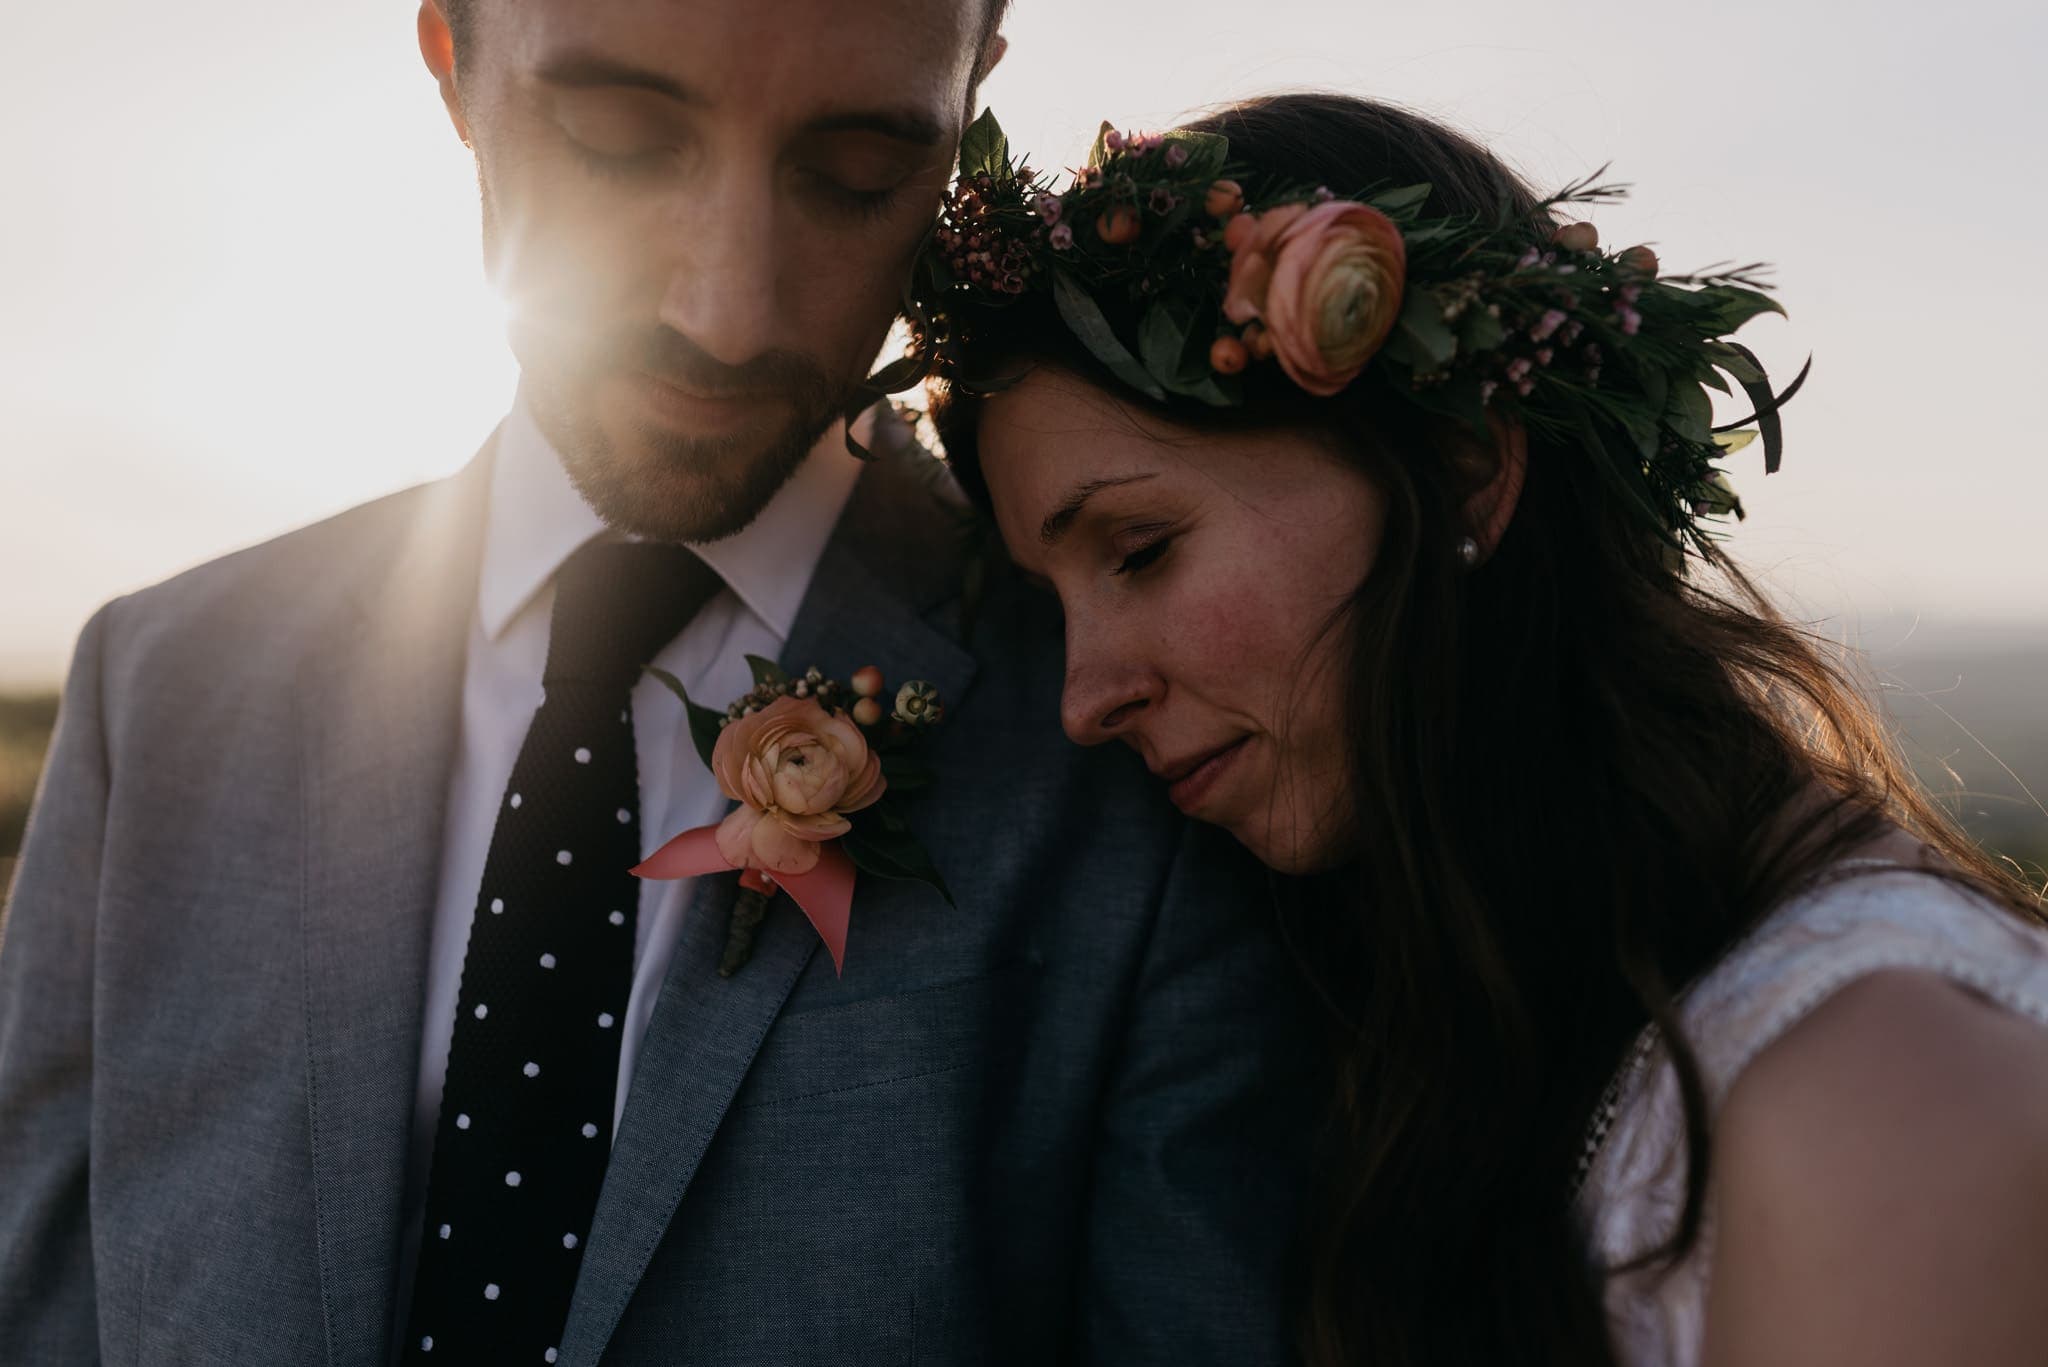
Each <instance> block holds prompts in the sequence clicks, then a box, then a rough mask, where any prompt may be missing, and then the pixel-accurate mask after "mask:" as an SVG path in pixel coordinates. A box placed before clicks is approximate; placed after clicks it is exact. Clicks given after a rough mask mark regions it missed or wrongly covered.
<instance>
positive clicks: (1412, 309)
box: [1394, 290, 1458, 370]
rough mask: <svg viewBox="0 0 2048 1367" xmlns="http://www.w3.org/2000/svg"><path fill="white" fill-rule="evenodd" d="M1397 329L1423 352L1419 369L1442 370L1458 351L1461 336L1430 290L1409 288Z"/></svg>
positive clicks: (1415, 348)
mask: <svg viewBox="0 0 2048 1367" xmlns="http://www.w3.org/2000/svg"><path fill="white" fill-rule="evenodd" d="M1394 330H1395V331H1396V332H1397V333H1399V334H1400V335H1401V336H1402V337H1404V338H1406V339H1407V340H1408V342H1409V343H1410V345H1411V346H1412V347H1413V349H1414V351H1415V352H1416V353H1417V354H1419V355H1420V357H1421V359H1422V361H1423V364H1422V365H1418V366H1416V368H1417V369H1418V370H1423V369H1427V370H1436V369H1439V368H1441V367H1443V366H1446V365H1449V364H1450V363H1451V358H1452V357H1454V356H1456V355H1457V354H1458V339H1457V337H1456V336H1455V335H1453V334H1452V332H1451V329H1450V328H1449V327H1448V326H1447V325H1446V324H1445V323H1444V313H1443V308H1442V306H1441V305H1439V304H1438V303H1437V302H1436V297H1435V296H1434V295H1432V294H1431V293H1430V292H1429V291H1428V290H1410V291H1408V298H1407V299H1406V300H1404V301H1403V302H1402V304H1401V320H1400V322H1399V323H1398V324H1396V326H1395V329H1394Z"/></svg>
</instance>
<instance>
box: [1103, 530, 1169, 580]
mask: <svg viewBox="0 0 2048 1367" xmlns="http://www.w3.org/2000/svg"><path fill="white" fill-rule="evenodd" d="M1173 542H1174V534H1173V532H1172V530H1171V529H1169V528H1166V527H1137V528H1133V529H1132V531H1131V532H1130V533H1128V534H1127V536H1119V537H1118V538H1117V539H1116V547H1117V550H1118V552H1119V553H1120V554H1121V555H1122V557H1123V558H1122V559H1121V560H1119V561H1118V562H1117V565H1116V568H1115V569H1112V570H1111V571H1110V573H1111V574H1117V575H1124V574H1136V573H1138V572H1139V571H1140V570H1143V569H1145V568H1146V567H1148V566H1150V565H1152V564H1154V563H1156V562H1157V561H1158V559H1159V557H1161V556H1162V555H1165V554H1166V551H1167V548H1168V547H1169V546H1171V545H1172V544H1173Z"/></svg>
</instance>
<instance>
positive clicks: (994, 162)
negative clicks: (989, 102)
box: [960, 109, 1010, 176]
mask: <svg viewBox="0 0 2048 1367" xmlns="http://www.w3.org/2000/svg"><path fill="white" fill-rule="evenodd" d="M1009 165H1010V140H1009V138H1007V137H1006V136H1004V134H1003V126H1002V125H1001V124H1000V123H997V122H996V113H995V110H993V109H983V110H982V111H981V117H980V118H978V119H976V120H975V121H974V122H973V123H970V124H968V125H967V131H966V132H964V133H962V134H961V135H960V174H961V175H963V176H981V175H989V176H993V175H1000V174H1001V173H1002V172H1004V171H1006V170H1008V169H1009Z"/></svg>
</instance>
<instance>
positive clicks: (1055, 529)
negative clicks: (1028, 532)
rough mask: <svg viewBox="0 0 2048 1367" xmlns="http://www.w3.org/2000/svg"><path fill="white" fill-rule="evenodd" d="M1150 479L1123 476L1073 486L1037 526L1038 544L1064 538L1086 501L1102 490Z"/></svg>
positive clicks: (1049, 543)
mask: <svg viewBox="0 0 2048 1367" xmlns="http://www.w3.org/2000/svg"><path fill="white" fill-rule="evenodd" d="M1151 478H1152V476H1151V475H1125V476H1124V477H1123V478H1122V479H1091V480H1089V481H1088V482H1087V483H1085V484H1077V485H1075V486H1074V492H1072V493H1071V494H1068V495H1067V497H1066V499H1065V500H1064V501H1063V502H1062V503H1061V504H1060V506H1059V507H1057V508H1055V509H1053V510H1052V511H1051V512H1050V513H1048V514H1046V518H1045V521H1044V522H1042V523H1040V524H1039V527H1038V540H1039V542H1040V543H1041V544H1042V545H1047V546H1050V545H1052V544H1054V543H1055V542H1057V541H1058V540H1059V539H1060V538H1061V537H1063V536H1065V535H1066V534H1067V530H1068V528H1070V527H1072V526H1073V525H1074V519H1075V518H1077V517H1079V516H1080V515H1081V509H1082V508H1084V507H1085V506H1087V503H1088V500H1089V499H1091V498H1093V497H1095V496H1096V495H1097V494H1099V493H1101V492H1102V491H1103V490H1104V489H1115V488H1120V487H1121V486H1123V485H1126V484H1141V483H1143V482H1144V481H1146V480H1148V479H1151Z"/></svg>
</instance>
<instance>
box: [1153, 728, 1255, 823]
mask: <svg viewBox="0 0 2048 1367" xmlns="http://www.w3.org/2000/svg"><path fill="white" fill-rule="evenodd" d="M1249 739H1250V737H1248V736H1240V737H1238V738H1237V739H1236V740H1234V741H1232V742H1231V743H1230V744H1228V745H1225V746H1223V747H1221V748H1219V749H1216V750H1211V751H1209V752H1208V753H1207V754H1205V755H1198V756H1196V757H1195V759H1194V761H1193V762H1192V764H1191V765H1190V764H1187V763H1182V764H1181V765H1178V766H1176V768H1177V769H1178V770H1179V771H1180V777H1178V778H1175V779H1173V781H1172V782H1171V783H1169V784H1168V785H1167V789H1166V795H1167V797H1168V798H1170V799H1171V800H1172V802H1173V805H1174V806H1176V807H1178V808H1180V809H1181V810H1182V811H1183V812H1185V813H1187V814H1188V815H1189V816H1194V815H1195V814H1196V808H1198V807H1200V806H1201V805H1202V801H1203V799H1205V798H1206V797H1208V796H1209V794H1210V792H1211V790H1213V789H1214V788H1215V786H1216V784H1217V781H1218V780H1220V779H1221V778H1222V777H1223V775H1224V774H1225V773H1226V772H1228V771H1229V769H1230V766H1231V765H1232V763H1234V762H1235V761H1236V759H1237V757H1238V755H1239V753H1240V752H1242V751H1243V749H1244V743H1245V741H1247V740H1249ZM1174 772H1176V770H1175V769H1168V770H1167V771H1166V775H1171V774H1173V773H1174ZM1166 775H1162V777H1164V776H1166Z"/></svg>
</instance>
